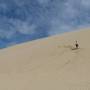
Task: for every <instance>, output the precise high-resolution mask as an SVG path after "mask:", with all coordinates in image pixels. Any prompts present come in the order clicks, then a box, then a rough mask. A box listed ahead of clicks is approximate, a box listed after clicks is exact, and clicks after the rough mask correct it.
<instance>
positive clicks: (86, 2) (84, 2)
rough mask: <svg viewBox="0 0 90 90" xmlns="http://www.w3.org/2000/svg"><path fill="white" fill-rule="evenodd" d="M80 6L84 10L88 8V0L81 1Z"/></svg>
mask: <svg viewBox="0 0 90 90" xmlns="http://www.w3.org/2000/svg"><path fill="white" fill-rule="evenodd" d="M81 4H82V5H83V6H84V7H85V8H90V0H81Z"/></svg>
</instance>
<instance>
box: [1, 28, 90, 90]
mask: <svg viewBox="0 0 90 90" xmlns="http://www.w3.org/2000/svg"><path fill="white" fill-rule="evenodd" d="M89 38H90V30H89V29H88V30H80V31H78V32H70V33H65V34H63V35H57V36H53V37H50V38H46V39H41V40H36V41H33V42H28V43H24V44H20V45H16V46H13V47H10V48H7V49H3V50H1V51H0V90H89V89H90V72H89V69H90V41H89ZM75 40H77V41H78V43H79V45H80V47H79V49H76V50H73V49H74V48H75V45H74V44H75Z"/></svg>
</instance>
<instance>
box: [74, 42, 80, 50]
mask: <svg viewBox="0 0 90 90" xmlns="http://www.w3.org/2000/svg"><path fill="white" fill-rule="evenodd" d="M75 46H76V49H78V48H79V44H78V42H77V41H76V43H75Z"/></svg>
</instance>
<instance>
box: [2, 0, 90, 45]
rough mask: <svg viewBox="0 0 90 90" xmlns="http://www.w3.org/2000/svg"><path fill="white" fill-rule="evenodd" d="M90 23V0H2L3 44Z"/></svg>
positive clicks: (64, 30) (35, 37) (39, 36)
mask: <svg viewBox="0 0 90 90" xmlns="http://www.w3.org/2000/svg"><path fill="white" fill-rule="evenodd" d="M89 25H90V0H7V1H4V0H1V1H0V44H2V45H4V46H8V45H9V46H10V45H13V44H16V43H17V42H21V41H26V40H33V39H38V38H41V37H46V36H50V35H54V34H59V33H63V32H67V31H71V30H75V29H77V28H82V27H87V26H88V27H89ZM22 39H23V40H22Z"/></svg>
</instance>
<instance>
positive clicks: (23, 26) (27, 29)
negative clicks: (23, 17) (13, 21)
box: [16, 22, 36, 34]
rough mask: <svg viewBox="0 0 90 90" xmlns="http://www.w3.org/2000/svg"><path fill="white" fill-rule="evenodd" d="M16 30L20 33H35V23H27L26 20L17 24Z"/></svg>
mask: <svg viewBox="0 0 90 90" xmlns="http://www.w3.org/2000/svg"><path fill="white" fill-rule="evenodd" d="M16 27H17V28H18V31H19V32H20V33H22V34H33V33H35V29H36V25H34V24H32V25H29V24H28V23H27V22H22V23H20V24H19V25H18V26H16Z"/></svg>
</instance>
